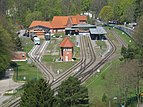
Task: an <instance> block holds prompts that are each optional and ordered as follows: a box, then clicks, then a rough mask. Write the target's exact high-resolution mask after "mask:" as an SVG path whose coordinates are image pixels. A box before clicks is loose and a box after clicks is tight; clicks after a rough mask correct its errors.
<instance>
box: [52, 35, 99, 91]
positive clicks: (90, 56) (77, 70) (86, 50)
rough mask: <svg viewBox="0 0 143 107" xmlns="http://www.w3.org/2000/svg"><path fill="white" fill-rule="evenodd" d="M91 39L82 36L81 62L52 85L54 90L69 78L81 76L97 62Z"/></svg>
mask: <svg viewBox="0 0 143 107" xmlns="http://www.w3.org/2000/svg"><path fill="white" fill-rule="evenodd" d="M88 39H89V37H88V36H81V37H80V41H81V42H80V43H81V44H80V47H81V48H80V49H81V50H80V55H81V60H80V61H79V62H78V63H76V64H75V65H74V66H72V67H71V68H70V69H68V70H67V71H66V72H64V73H63V74H62V75H60V77H58V78H57V79H56V81H54V82H53V83H52V89H54V88H56V87H58V86H59V85H60V84H61V82H62V81H63V80H65V79H67V78H68V77H69V76H78V75H80V74H81V73H82V72H83V71H84V70H85V69H87V68H88V67H89V66H90V65H92V64H93V63H94V62H95V60H96V56H95V52H94V51H93V50H91V48H90V46H91V44H90V43H88V42H89V40H88Z"/></svg>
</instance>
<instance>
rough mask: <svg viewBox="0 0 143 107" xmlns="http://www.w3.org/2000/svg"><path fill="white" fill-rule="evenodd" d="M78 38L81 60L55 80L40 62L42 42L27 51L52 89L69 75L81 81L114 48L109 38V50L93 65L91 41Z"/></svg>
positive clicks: (93, 70) (93, 54)
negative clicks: (40, 44)
mask: <svg viewBox="0 0 143 107" xmlns="http://www.w3.org/2000/svg"><path fill="white" fill-rule="evenodd" d="M108 39H109V38H108ZM80 40H81V42H80V43H81V53H80V54H81V60H80V61H79V62H78V63H77V64H75V65H74V66H73V67H71V68H70V69H69V70H67V71H66V72H65V73H64V74H62V75H60V77H58V78H56V81H53V80H54V76H53V74H51V72H49V71H48V69H47V67H46V66H45V65H44V64H42V63H41V54H42V51H43V50H44V49H42V47H44V43H43V46H34V47H33V49H32V51H31V52H30V53H29V56H30V57H31V59H32V60H33V61H34V63H35V64H36V65H37V67H38V68H40V69H42V71H43V73H44V74H45V76H46V79H48V81H49V83H51V85H52V87H53V89H55V88H56V87H58V86H59V85H60V83H61V82H62V81H63V80H65V79H67V78H68V77H69V76H71V75H73V76H76V77H78V78H80V80H81V82H82V83H83V82H84V81H86V80H87V79H88V78H89V77H90V76H91V75H92V74H93V73H94V72H96V70H97V69H98V68H99V67H101V66H102V65H103V64H104V63H105V62H106V60H107V59H108V58H109V57H110V56H111V55H112V54H113V53H114V52H115V50H116V48H115V46H114V44H113V43H112V41H110V39H109V41H110V44H111V46H112V48H111V50H110V51H109V52H108V53H107V55H106V57H104V58H103V59H102V60H101V61H100V62H99V63H98V64H97V65H95V66H94V63H95V60H96V56H95V51H94V48H93V46H92V43H91V41H90V39H89V37H86V36H83V37H81V38H80ZM85 47H86V48H85ZM39 50H41V51H39ZM87 58H88V60H87ZM77 68H79V70H78V71H77V72H73V71H74V70H77ZM85 71H86V72H85ZM84 72H85V73H84ZM19 103H20V100H17V101H15V103H13V105H14V104H16V105H17V106H12V107H18V106H19V105H18V104H19ZM7 107H11V106H7Z"/></svg>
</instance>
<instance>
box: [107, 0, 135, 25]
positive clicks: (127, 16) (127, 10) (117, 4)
mask: <svg viewBox="0 0 143 107" xmlns="http://www.w3.org/2000/svg"><path fill="white" fill-rule="evenodd" d="M108 5H109V6H111V7H112V9H113V16H114V17H113V19H114V20H118V21H120V22H125V21H126V22H134V21H135V17H134V15H135V14H136V13H135V9H136V6H137V5H136V3H135V0H116V1H115V0H108Z"/></svg>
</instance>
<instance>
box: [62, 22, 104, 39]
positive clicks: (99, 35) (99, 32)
mask: <svg viewBox="0 0 143 107" xmlns="http://www.w3.org/2000/svg"><path fill="white" fill-rule="evenodd" d="M106 33H107V32H106V31H105V30H104V28H103V27H101V26H96V25H91V24H87V23H82V24H78V25H75V26H72V27H71V28H65V34H66V35H90V37H91V39H92V40H102V39H106V38H105V34H106Z"/></svg>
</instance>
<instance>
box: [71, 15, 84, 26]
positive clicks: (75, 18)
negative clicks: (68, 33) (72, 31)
mask: <svg viewBox="0 0 143 107" xmlns="http://www.w3.org/2000/svg"><path fill="white" fill-rule="evenodd" d="M71 19H72V23H73V24H79V23H80V21H87V16H83V15H76V16H71Z"/></svg>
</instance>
